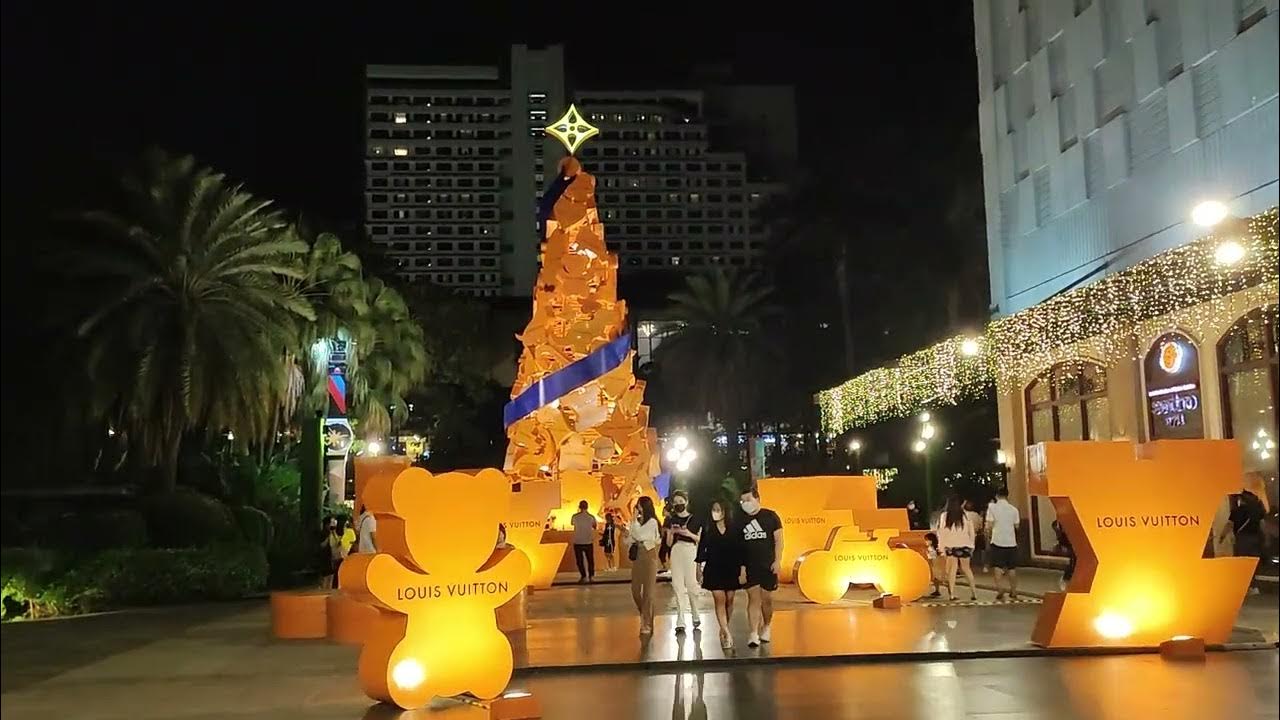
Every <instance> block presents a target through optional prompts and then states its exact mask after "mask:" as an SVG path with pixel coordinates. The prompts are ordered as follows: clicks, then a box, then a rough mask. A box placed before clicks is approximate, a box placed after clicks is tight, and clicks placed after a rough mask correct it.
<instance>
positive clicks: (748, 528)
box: [742, 519, 768, 540]
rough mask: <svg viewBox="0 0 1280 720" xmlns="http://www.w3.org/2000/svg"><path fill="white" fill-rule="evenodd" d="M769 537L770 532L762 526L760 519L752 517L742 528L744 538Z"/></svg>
mask: <svg viewBox="0 0 1280 720" xmlns="http://www.w3.org/2000/svg"><path fill="white" fill-rule="evenodd" d="M767 537H768V534H767V533H765V531H764V529H762V528H761V527H760V521H759V520H755V519H752V520H751V522H749V523H747V524H746V525H745V526H744V527H743V528H742V539H743V540H764V539H765V538H767Z"/></svg>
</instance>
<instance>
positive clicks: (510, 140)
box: [365, 46, 564, 296]
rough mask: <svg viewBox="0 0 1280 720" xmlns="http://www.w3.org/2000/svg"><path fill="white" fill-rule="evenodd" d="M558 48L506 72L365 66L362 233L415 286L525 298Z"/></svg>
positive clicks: (557, 80)
mask: <svg viewBox="0 0 1280 720" xmlns="http://www.w3.org/2000/svg"><path fill="white" fill-rule="evenodd" d="M562 57H563V56H562V53H561V50H560V48H558V47H552V48H549V49H545V50H533V49H529V48H527V47H525V46H516V47H515V48H513V49H512V56H511V67H510V71H509V72H507V73H503V72H501V71H500V69H499V68H497V67H465V66H421V65H370V66H368V67H367V68H366V73H365V74H366V103H367V108H366V110H367V112H366V150H365V227H366V231H367V232H368V234H369V236H370V238H372V240H373V241H374V242H375V243H377V244H379V245H381V246H382V247H383V248H384V249H385V251H386V252H387V254H388V255H389V256H390V257H391V258H393V259H394V260H395V261H396V262H397V263H398V264H399V268H400V273H401V275H402V276H403V277H404V278H405V279H407V280H409V281H410V282H413V281H419V280H422V281H430V282H434V283H436V284H439V285H443V286H446V287H452V288H457V289H458V290H460V291H464V292H469V293H472V294H475V295H481V296H496V295H527V294H528V293H529V291H530V288H531V287H532V284H533V277H534V274H535V272H536V258H537V251H538V237H537V233H536V229H535V227H534V225H535V212H536V202H537V197H538V195H539V194H540V192H541V188H542V186H543V182H544V176H545V174H546V166H545V163H547V162H548V160H547V159H546V158H548V157H556V156H555V154H554V153H555V151H554V149H553V147H554V146H555V145H554V144H555V141H554V140H552V139H550V138H546V137H544V136H543V133H542V128H543V127H545V126H546V125H547V123H548V122H549V120H548V118H549V117H551V113H553V112H558V109H559V108H560V107H561V106H562V105H563V104H564V86H563V85H564V71H563V59H562Z"/></svg>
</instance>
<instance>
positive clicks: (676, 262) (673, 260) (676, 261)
mask: <svg viewBox="0 0 1280 720" xmlns="http://www.w3.org/2000/svg"><path fill="white" fill-rule="evenodd" d="M671 264H672V265H679V264H680V256H679V255H672V256H671Z"/></svg>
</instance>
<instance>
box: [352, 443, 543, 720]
mask: <svg viewBox="0 0 1280 720" xmlns="http://www.w3.org/2000/svg"><path fill="white" fill-rule="evenodd" d="M364 499H365V502H366V503H367V504H368V506H369V508H370V509H371V510H372V511H373V512H374V513H375V514H376V515H377V517H378V539H379V543H380V544H381V545H383V549H384V550H385V552H379V553H377V554H376V555H353V556H351V557H349V558H348V559H347V560H346V562H344V563H343V564H342V566H341V568H340V570H339V583H340V585H341V586H342V589H343V590H344V591H345V592H349V593H357V594H362V593H367V594H369V595H371V596H373V598H374V599H375V600H376V602H377V606H378V607H379V608H380V610H379V611H380V612H382V613H384V614H385V615H387V616H390V618H391V620H390V621H382V620H380V621H379V622H376V623H374V625H373V626H372V627H371V629H370V632H369V634H368V636H367V637H366V639H365V642H364V646H363V648H362V649H361V652H360V660H359V677H360V684H361V687H362V689H363V690H364V692H365V693H366V694H367V695H368V696H369V697H371V698H374V699H375V700H381V701H383V702H391V703H394V704H396V705H399V706H400V707H402V708H417V707H423V706H424V705H426V704H427V702H429V701H430V699H431V698H432V697H433V696H453V695H461V694H463V693H471V694H473V695H475V696H476V697H479V698H483V699H488V698H494V697H497V696H498V695H499V694H501V693H502V690H503V688H505V687H506V684H507V681H508V680H510V678H511V671H512V667H513V658H512V652H511V644H510V642H509V641H508V640H507V637H506V636H505V635H504V634H503V633H502V632H501V631H500V630H499V629H498V625H497V619H496V616H495V610H496V608H498V607H499V606H501V605H503V604H504V603H506V602H508V601H509V600H511V598H513V597H515V596H516V595H517V594H518V593H520V592H521V591H522V590H523V588H524V586H525V584H526V583H527V582H528V579H529V560H528V558H527V557H526V556H525V555H524V554H523V553H521V552H520V551H518V550H513V549H498V550H495V541H496V539H497V529H498V523H500V522H501V521H502V520H503V519H504V518H506V517H507V515H508V513H509V509H510V508H509V506H510V502H511V491H510V485H509V481H508V479H507V478H506V476H504V475H503V474H502V473H501V472H500V471H498V470H482V471H480V472H479V473H477V474H476V475H475V476H474V477H472V476H469V475H466V474H463V473H445V474H442V475H432V474H431V473H429V472H427V471H426V470H423V469H421V468H409V469H407V470H405V471H403V472H401V473H400V474H399V475H397V476H396V477H394V478H388V477H386V476H381V477H378V478H375V479H374V480H373V481H372V482H371V483H370V484H369V486H368V487H367V488H365V495H364ZM399 548H403V549H404V550H403V554H400V553H399V552H398V550H397V549H399Z"/></svg>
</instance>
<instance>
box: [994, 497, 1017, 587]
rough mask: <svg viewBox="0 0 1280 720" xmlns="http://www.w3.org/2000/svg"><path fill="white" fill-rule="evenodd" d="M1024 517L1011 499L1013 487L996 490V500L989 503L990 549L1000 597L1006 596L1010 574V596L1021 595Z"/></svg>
mask: <svg viewBox="0 0 1280 720" xmlns="http://www.w3.org/2000/svg"><path fill="white" fill-rule="evenodd" d="M1021 520H1022V518H1021V516H1020V515H1019V514H1018V508H1016V507H1014V506H1013V505H1012V504H1011V503H1010V502H1009V488H1007V487H1002V488H1000V489H999V490H997V491H996V500H995V502H993V503H991V504H990V505H988V506H987V532H988V533H990V534H989V536H988V537H989V538H990V540H991V542H990V548H989V550H988V553H987V554H988V555H989V560H990V562H991V567H992V569H993V571H994V572H995V583H996V600H1003V599H1004V597H1005V592H1004V590H1003V589H1001V588H1002V586H1001V580H1002V579H1004V577H1005V576H1006V575H1007V576H1008V578H1009V593H1008V594H1009V598H1010V599H1016V598H1017V597H1018V569H1017V568H1018V523H1019V522H1021Z"/></svg>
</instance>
